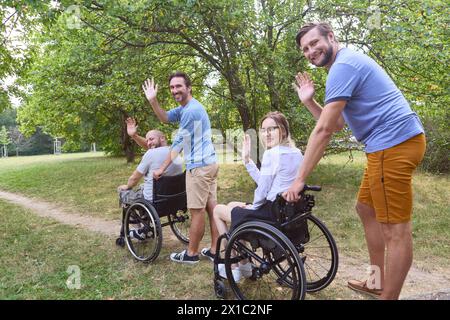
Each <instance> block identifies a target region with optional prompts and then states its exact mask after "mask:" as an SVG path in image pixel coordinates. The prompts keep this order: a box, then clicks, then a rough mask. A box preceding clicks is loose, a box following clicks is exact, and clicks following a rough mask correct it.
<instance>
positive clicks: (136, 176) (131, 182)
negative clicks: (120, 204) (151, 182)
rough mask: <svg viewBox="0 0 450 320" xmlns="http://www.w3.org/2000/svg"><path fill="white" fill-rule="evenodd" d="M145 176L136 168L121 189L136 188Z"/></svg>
mask: <svg viewBox="0 0 450 320" xmlns="http://www.w3.org/2000/svg"><path fill="white" fill-rule="evenodd" d="M143 176H144V175H143V174H142V173H140V172H139V171H137V170H134V172H133V174H132V175H131V176H130V177H129V178H128V183H127V184H124V185H121V186H119V189H120V190H130V189H132V188H134V187H135V186H136V185H137V184H138V182H139V180H141V178H142V177H143Z"/></svg>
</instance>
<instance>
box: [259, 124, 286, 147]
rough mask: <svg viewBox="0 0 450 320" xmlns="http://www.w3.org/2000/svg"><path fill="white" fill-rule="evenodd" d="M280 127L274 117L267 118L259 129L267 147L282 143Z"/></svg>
mask: <svg viewBox="0 0 450 320" xmlns="http://www.w3.org/2000/svg"><path fill="white" fill-rule="evenodd" d="M280 130H281V129H280V127H279V126H278V125H277V123H276V122H275V120H273V119H272V118H266V119H265V120H264V121H263V122H262V124H261V128H260V129H259V133H260V134H261V139H262V142H263V144H264V145H265V146H266V148H267V149H270V148H273V147H275V146H277V145H279V144H280V141H281V132H280Z"/></svg>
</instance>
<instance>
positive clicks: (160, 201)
mask: <svg viewBox="0 0 450 320" xmlns="http://www.w3.org/2000/svg"><path fill="white" fill-rule="evenodd" d="M153 203H154V206H155V209H156V211H157V212H158V214H159V216H160V217H161V216H166V215H168V214H174V213H176V212H177V211H178V210H185V209H186V206H187V204H186V172H183V173H182V174H179V175H176V176H162V177H161V178H159V179H158V180H153Z"/></svg>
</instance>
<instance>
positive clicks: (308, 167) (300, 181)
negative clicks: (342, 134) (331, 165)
mask: <svg viewBox="0 0 450 320" xmlns="http://www.w3.org/2000/svg"><path fill="white" fill-rule="evenodd" d="M346 103H347V102H346V101H334V102H331V103H329V104H327V105H326V106H325V107H324V108H323V109H322V112H321V114H320V117H319V120H318V121H317V124H316V126H315V128H314V130H313V131H312V133H311V135H310V136H309V140H308V145H307V146H306V151H305V155H304V158H303V162H302V164H301V166H300V170H299V173H298V176H297V178H296V179H295V181H294V183H293V184H292V185H291V186H290V187H289V189H288V190H287V191H286V192H285V193H284V196H285V198H286V200H287V201H297V200H298V194H299V193H300V191H302V190H303V186H304V185H305V182H306V178H307V177H308V176H309V175H310V174H311V172H312V171H313V169H314V168H315V166H316V165H317V163H319V161H320V159H321V158H322V156H323V153H324V152H325V148H326V147H327V145H328V143H329V142H330V139H331V136H332V135H333V133H334V132H335V128H336V126H337V123H338V121H339V117H340V116H341V112H342V110H343V109H344V107H345V105H346Z"/></svg>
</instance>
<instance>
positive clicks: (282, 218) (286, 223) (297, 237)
mask: <svg viewBox="0 0 450 320" xmlns="http://www.w3.org/2000/svg"><path fill="white" fill-rule="evenodd" d="M314 204H315V201H314V196H313V195H311V194H303V195H302V198H301V199H300V200H298V201H297V202H295V203H288V202H286V200H284V198H283V197H281V195H279V196H277V198H276V199H275V201H274V202H273V204H272V214H273V216H274V217H276V221H277V223H278V225H279V229H280V230H281V231H282V232H283V233H284V234H285V235H286V236H287V237H288V238H289V239H290V240H291V241H292V243H293V244H294V245H299V244H302V243H307V242H308V241H309V231H308V222H307V219H306V218H307V216H308V215H309V214H310V213H311V210H312V208H313V207H314Z"/></svg>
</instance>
